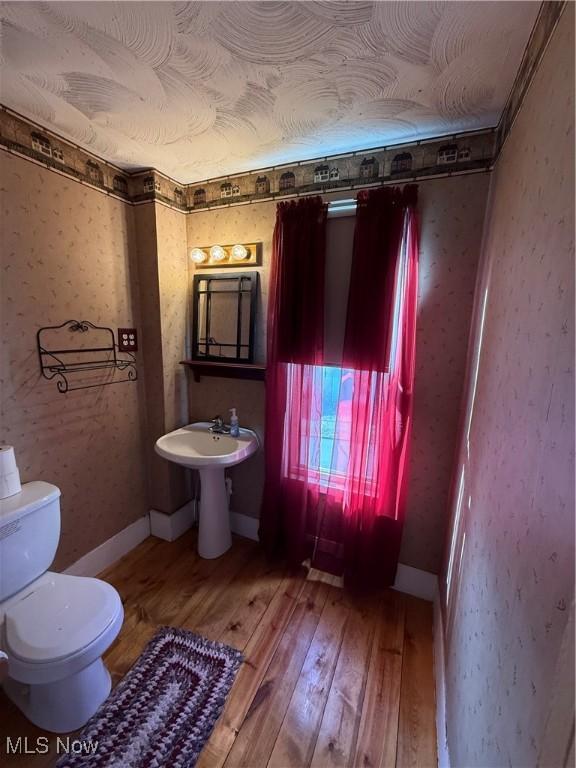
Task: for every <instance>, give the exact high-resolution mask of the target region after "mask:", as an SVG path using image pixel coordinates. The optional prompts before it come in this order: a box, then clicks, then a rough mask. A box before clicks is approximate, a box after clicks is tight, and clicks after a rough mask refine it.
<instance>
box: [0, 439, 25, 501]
mask: <svg viewBox="0 0 576 768" xmlns="http://www.w3.org/2000/svg"><path fill="white" fill-rule="evenodd" d="M21 490H22V486H21V484H20V472H19V471H18V467H17V465H16V456H15V455H14V448H13V447H12V446H11V445H1V446H0V499H6V498H8V496H14V494H16V493H20V491H21Z"/></svg>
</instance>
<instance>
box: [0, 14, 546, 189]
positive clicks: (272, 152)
mask: <svg viewBox="0 0 576 768" xmlns="http://www.w3.org/2000/svg"><path fill="white" fill-rule="evenodd" d="M539 5H540V4H539V3H537V2H446V3H445V2H360V1H359V2H335V1H334V0H330V1H324V2H322V1H319V2H228V3H225V2H191V3H172V2H160V3H157V2H121V3H117V2H105V3H102V2H99V3H98V2H72V3H70V2H68V3H66V2H62V3H59V2H50V3H48V2H41V3H35V2H16V3H4V4H3V5H2V11H1V12H2V17H3V29H2V41H1V58H2V63H3V70H2V80H1V91H0V95H1V100H2V102H3V103H4V104H5V105H6V106H8V107H10V108H12V109H14V110H16V111H18V112H20V113H22V114H24V115H25V116H27V117H29V118H32V119H34V120H36V121H37V122H39V123H41V124H43V125H45V126H47V127H50V128H52V129H53V130H55V131H57V132H59V133H61V134H62V135H63V136H65V137H66V138H68V139H70V140H72V141H74V142H76V143H77V144H79V145H81V146H83V147H85V148H86V149H89V150H91V151H92V152H94V153H96V154H98V155H100V156H102V157H103V158H105V159H107V160H109V161H111V162H113V163H116V164H117V165H119V166H121V167H123V168H128V169H136V168H142V167H154V168H157V169H158V170H159V171H162V172H163V173H165V174H167V175H169V176H171V177H173V178H175V179H177V180H178V181H180V182H182V183H186V182H193V181H198V180H201V179H205V178H210V177H216V176H221V175H224V174H228V173H237V172H241V171H247V170H253V169H255V168H260V167H264V166H270V165H274V164H279V163H285V162H293V161H296V160H303V159H308V158H313V157H318V156H323V155H327V154H335V153H338V152H346V151H352V150H355V149H365V148H369V147H374V146H381V145H384V144H390V143H395V142H401V141H410V140H412V139H416V138H429V137H432V136H438V135H442V134H446V133H453V132H458V131H464V130H469V129H476V128H485V127H490V126H494V125H496V123H497V122H498V118H499V116H500V113H501V111H502V109H503V107H504V104H505V102H506V99H507V96H508V94H509V92H510V89H511V86H512V83H513V80H514V77H515V74H516V71H517V69H518V66H519V64H520V60H521V57H522V53H523V50H524V47H525V45H526V43H527V41H528V38H529V35H530V31H531V29H532V27H533V24H534V21H535V19H536V16H537V14H538V10H539Z"/></svg>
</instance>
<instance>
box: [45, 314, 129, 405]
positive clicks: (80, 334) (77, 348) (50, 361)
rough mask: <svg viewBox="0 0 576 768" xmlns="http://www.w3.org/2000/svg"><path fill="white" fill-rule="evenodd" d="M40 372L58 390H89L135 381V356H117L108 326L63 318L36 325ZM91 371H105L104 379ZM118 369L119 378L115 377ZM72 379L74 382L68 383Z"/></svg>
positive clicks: (127, 354) (125, 353)
mask: <svg viewBox="0 0 576 768" xmlns="http://www.w3.org/2000/svg"><path fill="white" fill-rule="evenodd" d="M36 340H37V344H38V357H39V360H40V372H41V373H42V376H44V378H45V379H48V380H51V379H54V378H56V386H57V387H58V391H59V392H62V393H64V392H72V391H74V390H76V389H91V388H92V387H102V386H106V385H109V384H119V383H121V382H123V381H136V379H137V378H138V372H137V370H136V358H135V356H134V355H133V354H132V353H131V352H124V353H123V354H124V355H126V357H125V358H119V357H118V354H117V352H118V348H117V345H116V343H115V341H114V332H113V331H112V329H111V328H105V327H102V326H98V325H94V324H93V323H91V322H89V321H88V320H66V322H65V323H62V324H61V325H50V326H45V327H44V328H40V330H39V331H38V332H37V334H36ZM93 371H109V372H110V373H111V374H112V375H111V376H108V377H106V378H104V377H101V376H97V375H96V376H95V377H94V375H93ZM115 371H122V372H123V373H124V374H125V375H124V377H123V378H119V379H118V378H116V377H115V375H114V373H115ZM69 378H70V381H71V382H72V381H73V380H74V379H76V381H77V383H76V384H75V385H71V383H69V381H68V379H69Z"/></svg>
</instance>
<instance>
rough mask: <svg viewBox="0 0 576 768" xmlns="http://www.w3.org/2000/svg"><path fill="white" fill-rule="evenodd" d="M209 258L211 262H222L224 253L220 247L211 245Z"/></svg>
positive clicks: (224, 256)
mask: <svg viewBox="0 0 576 768" xmlns="http://www.w3.org/2000/svg"><path fill="white" fill-rule="evenodd" d="M210 258H211V259H212V261H224V259H225V258H226V251H225V250H224V248H222V246H221V245H213V246H212V248H210Z"/></svg>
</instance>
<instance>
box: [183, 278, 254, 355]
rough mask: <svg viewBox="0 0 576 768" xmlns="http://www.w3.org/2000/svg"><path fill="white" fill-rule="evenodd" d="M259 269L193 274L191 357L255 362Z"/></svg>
mask: <svg viewBox="0 0 576 768" xmlns="http://www.w3.org/2000/svg"><path fill="white" fill-rule="evenodd" d="M257 291H258V272H235V273H234V274H231V273H230V272H228V273H226V274H216V275H215V274H196V275H194V286H193V296H192V359H193V360H213V361H220V362H229V363H253V362H254V322H255V318H256V300H257Z"/></svg>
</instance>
